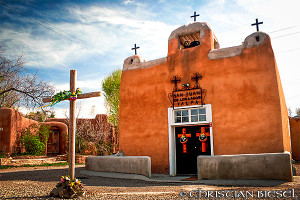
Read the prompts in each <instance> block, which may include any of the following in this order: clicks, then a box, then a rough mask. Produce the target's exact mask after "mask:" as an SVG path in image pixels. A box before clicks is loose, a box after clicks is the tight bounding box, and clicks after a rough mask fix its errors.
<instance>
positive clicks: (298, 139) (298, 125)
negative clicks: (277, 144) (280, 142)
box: [290, 117, 300, 161]
mask: <svg viewBox="0 0 300 200" xmlns="http://www.w3.org/2000/svg"><path fill="white" fill-rule="evenodd" d="M290 127H291V143H292V158H293V159H294V160H298V161H300V117H293V118H290Z"/></svg>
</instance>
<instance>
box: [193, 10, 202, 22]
mask: <svg viewBox="0 0 300 200" xmlns="http://www.w3.org/2000/svg"><path fill="white" fill-rule="evenodd" d="M199 16H200V15H199V14H198V15H196V11H195V12H194V15H192V16H191V18H194V22H195V21H196V18H197V17H199Z"/></svg>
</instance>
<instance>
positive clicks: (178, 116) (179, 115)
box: [175, 110, 189, 123]
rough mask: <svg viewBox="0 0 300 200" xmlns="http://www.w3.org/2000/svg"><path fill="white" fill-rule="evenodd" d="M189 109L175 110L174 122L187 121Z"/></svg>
mask: <svg viewBox="0 0 300 200" xmlns="http://www.w3.org/2000/svg"><path fill="white" fill-rule="evenodd" d="M188 111H189V110H176V111H175V123H184V122H189V112H188Z"/></svg>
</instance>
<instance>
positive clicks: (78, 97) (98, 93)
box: [43, 91, 101, 103]
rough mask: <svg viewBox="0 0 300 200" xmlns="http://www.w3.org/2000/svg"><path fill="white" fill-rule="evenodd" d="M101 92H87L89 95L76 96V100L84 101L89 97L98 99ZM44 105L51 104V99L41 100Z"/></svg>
mask: <svg viewBox="0 0 300 200" xmlns="http://www.w3.org/2000/svg"><path fill="white" fill-rule="evenodd" d="M100 96H101V91H98V92H89V93H83V94H77V99H86V98H91V97H100ZM43 102H44V103H48V102H52V97H45V98H43Z"/></svg>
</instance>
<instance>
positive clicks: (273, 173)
mask: <svg viewBox="0 0 300 200" xmlns="http://www.w3.org/2000/svg"><path fill="white" fill-rule="evenodd" d="M197 161H198V163H197V165H198V179H199V180H200V179H229V180H230V179H257V180H285V181H293V175H292V166H291V155H290V153H289V152H285V153H266V154H240V155H222V156H198V158H197Z"/></svg>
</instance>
